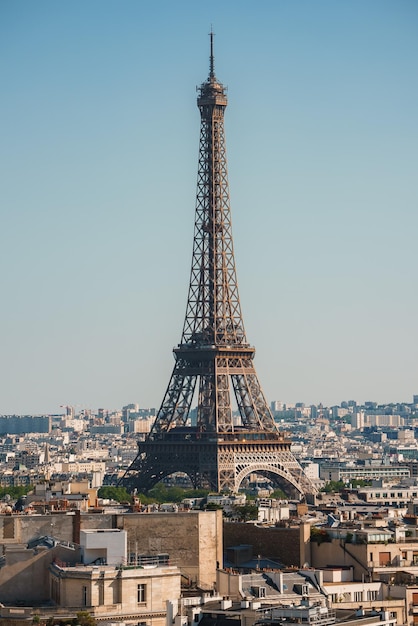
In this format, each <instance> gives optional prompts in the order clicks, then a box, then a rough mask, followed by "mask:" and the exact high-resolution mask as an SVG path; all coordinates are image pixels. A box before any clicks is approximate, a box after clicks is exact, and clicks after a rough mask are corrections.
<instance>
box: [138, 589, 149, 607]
mask: <svg viewBox="0 0 418 626" xmlns="http://www.w3.org/2000/svg"><path fill="white" fill-rule="evenodd" d="M146 601H147V586H146V585H144V584H139V585H138V597H137V602H138V604H145V602H146Z"/></svg>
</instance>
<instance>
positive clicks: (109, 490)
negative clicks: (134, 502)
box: [97, 485, 131, 502]
mask: <svg viewBox="0 0 418 626" xmlns="http://www.w3.org/2000/svg"><path fill="white" fill-rule="evenodd" d="M97 495H98V497H99V498H103V499H104V500H116V501H117V502H130V501H131V496H130V494H129V493H128V492H127V491H126V489H125V487H113V486H110V485H106V486H103V487H100V489H99V491H98V492H97Z"/></svg>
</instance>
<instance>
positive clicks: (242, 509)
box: [234, 503, 258, 522]
mask: <svg viewBox="0 0 418 626" xmlns="http://www.w3.org/2000/svg"><path fill="white" fill-rule="evenodd" d="M234 513H235V515H236V516H237V517H238V519H240V520H241V521H242V522H248V520H255V519H257V517H258V508H257V507H256V505H255V504H250V503H247V504H244V506H236V507H234Z"/></svg>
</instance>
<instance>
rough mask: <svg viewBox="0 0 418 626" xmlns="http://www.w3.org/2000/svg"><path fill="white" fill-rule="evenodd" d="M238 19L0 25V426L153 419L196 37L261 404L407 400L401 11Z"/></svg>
mask: <svg viewBox="0 0 418 626" xmlns="http://www.w3.org/2000/svg"><path fill="white" fill-rule="evenodd" d="M239 7H240V10H239V11H238V10H237V9H236V5H234V4H233V3H231V5H229V6H227V7H225V6H224V5H223V3H221V2H218V1H217V2H214V3H212V4H211V6H210V7H204V6H196V5H195V3H192V2H180V3H176V4H175V5H172V4H171V3H169V2H167V1H161V2H158V3H156V4H155V6H149V5H145V4H144V3H139V2H138V3H137V2H130V1H127V2H125V3H124V5H123V10H122V9H121V6H120V5H118V6H116V5H114V4H112V3H110V2H109V3H106V2H105V3H99V2H95V1H92V2H89V3H88V4H87V5H83V6H75V5H73V4H71V3H68V2H67V3H66V2H64V3H60V4H59V5H57V4H55V3H53V2H49V1H45V2H42V1H41V2H38V3H36V5H29V4H27V5H25V4H16V3H13V2H4V3H3V4H2V7H1V8H0V17H1V19H0V29H1V30H0V34H1V41H2V43H1V44H0V46H1V51H2V55H1V60H0V64H1V69H2V74H3V77H4V78H3V80H4V87H5V89H4V97H3V101H2V103H1V104H0V108H1V111H2V117H3V120H4V122H5V124H4V128H3V142H2V148H1V149H0V161H1V164H2V171H3V175H4V184H3V189H2V193H1V196H2V203H1V204H2V209H1V215H2V224H3V227H2V229H1V235H0V242H1V247H0V249H1V253H0V254H1V260H2V266H3V268H4V271H3V273H2V274H3V275H2V277H1V280H0V289H1V293H2V295H3V307H2V308H1V313H0V327H1V333H2V342H1V344H2V359H1V371H0V374H1V379H2V392H1V394H0V414H14V413H15V414H32V413H57V412H59V411H58V409H59V407H60V405H64V404H68V405H75V406H81V407H85V408H89V407H98V406H107V407H109V408H115V407H121V406H123V405H124V404H127V403H129V402H138V403H139V404H140V405H141V406H155V407H156V408H157V409H158V406H159V403H160V402H161V400H162V398H163V395H164V392H165V388H166V384H167V380H168V378H169V374H170V372H171V370H172V366H173V357H172V354H171V349H172V347H173V346H174V345H176V344H177V343H178V342H179V341H180V336H181V328H182V322H183V319H184V311H185V306H186V298H187V286H188V279H189V272H190V261H191V253H192V238H193V215H194V208H195V191H196V175H197V155H198V130H199V112H198V109H197V106H196V94H195V86H196V85H199V84H200V83H201V82H202V81H203V80H204V79H205V77H206V76H207V70H208V58H209V38H208V36H207V34H208V33H209V30H210V28H211V24H213V30H214V32H215V68H216V74H217V76H218V78H219V80H221V81H222V82H223V83H224V84H225V85H226V86H228V100H229V105H228V110H227V113H226V120H225V128H226V145H227V152H228V169H229V181H230V190H231V210H232V220H233V236H234V244H235V253H236V260H237V274H238V285H239V289H240V295H241V302H242V307H243V313H244V319H245V322H246V331H247V336H248V339H249V341H250V343H251V344H252V345H255V347H256V349H257V354H256V358H255V365H256V368H257V371H258V373H259V376H260V381H261V384H262V386H263V388H264V391H265V395H266V397H267V398H268V399H269V401H270V400H273V399H275V398H276V399H281V400H282V401H284V402H286V401H287V402H289V403H292V402H298V401H300V402H305V404H307V405H308V404H318V403H319V402H323V403H324V404H325V405H328V406H330V405H332V404H339V403H340V402H341V400H342V399H343V398H345V399H347V400H348V399H354V400H356V401H358V402H359V403H361V402H364V401H366V400H376V401H377V402H379V403H385V402H406V403H408V402H411V399H412V396H413V394H415V393H417V391H418V381H417V366H416V363H415V359H414V352H415V351H414V348H415V345H416V343H417V339H418V332H417V324H416V315H414V313H415V311H416V310H418V295H417V294H416V292H415V290H414V288H413V285H414V284H415V280H416V276H415V273H416V268H417V265H418V264H417V261H418V253H417V250H416V246H415V245H414V244H415V233H416V232H417V226H418V214H417V190H416V185H415V183H414V181H415V170H416V162H417V156H418V154H417V152H418V148H417V146H418V142H417V139H418V124H417V118H416V114H415V109H416V101H417V90H418V88H417V86H416V83H415V82H414V81H413V76H414V69H415V59H416V56H417V55H416V53H417V52H418V42H417V40H416V36H415V33H416V23H417V18H418V7H417V5H416V4H415V3H414V2H411V1H410V2H407V1H405V2H403V1H401V2H399V3H396V5H394V4H393V3H391V2H386V1H383V2H380V3H379V4H377V3H375V2H371V1H370V2H369V1H366V2H364V3H362V4H360V3H351V4H338V5H337V4H335V3H332V2H325V1H320V2H318V3H315V5H314V6H313V5H310V4H308V3H305V2H300V3H297V4H296V3H292V4H291V3H286V2H281V3H276V2H267V1H266V2H261V3H260V4H258V5H257V7H255V6H253V5H252V4H250V3H247V2H243V3H240V5H239ZM414 270H415V271H414Z"/></svg>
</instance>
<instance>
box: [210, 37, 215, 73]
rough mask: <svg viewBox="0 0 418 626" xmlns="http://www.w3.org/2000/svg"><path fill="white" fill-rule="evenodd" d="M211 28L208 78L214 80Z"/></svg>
mask: <svg viewBox="0 0 418 626" xmlns="http://www.w3.org/2000/svg"><path fill="white" fill-rule="evenodd" d="M214 34H215V33H214V32H213V28H212V26H211V28H210V33H209V35H210V66H209V78H215V60H214V58H213V36H214Z"/></svg>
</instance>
